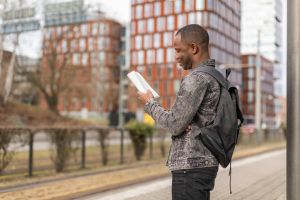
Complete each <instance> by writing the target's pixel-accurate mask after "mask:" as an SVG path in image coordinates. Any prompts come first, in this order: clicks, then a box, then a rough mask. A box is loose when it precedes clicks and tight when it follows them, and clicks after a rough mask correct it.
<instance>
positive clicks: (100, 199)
mask: <svg viewBox="0 0 300 200" xmlns="http://www.w3.org/2000/svg"><path fill="white" fill-rule="evenodd" d="M232 170H233V171H232V191H233V194H229V176H228V172H229V169H228V168H227V169H223V168H221V167H220V168H219V173H218V176H217V179H216V184H215V189H214V190H213V191H212V193H211V199H212V200H275V199H276V200H285V199H286V151H285V150H278V151H273V152H269V153H264V154H261V155H257V156H253V157H249V158H245V159H240V160H237V161H234V162H233V163H232ZM170 186H171V178H170V177H167V178H163V179H159V180H155V181H151V182H146V183H143V184H138V185H133V186H129V187H125V188H121V189H117V190H112V191H108V192H104V193H101V194H97V195H94V196H89V197H86V198H82V199H85V200H170V199H171V187H170Z"/></svg>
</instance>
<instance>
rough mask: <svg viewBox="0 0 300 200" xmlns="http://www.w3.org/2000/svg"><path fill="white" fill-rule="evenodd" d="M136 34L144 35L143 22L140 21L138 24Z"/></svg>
mask: <svg viewBox="0 0 300 200" xmlns="http://www.w3.org/2000/svg"><path fill="white" fill-rule="evenodd" d="M138 32H139V33H144V32H145V20H140V21H139V22H138Z"/></svg>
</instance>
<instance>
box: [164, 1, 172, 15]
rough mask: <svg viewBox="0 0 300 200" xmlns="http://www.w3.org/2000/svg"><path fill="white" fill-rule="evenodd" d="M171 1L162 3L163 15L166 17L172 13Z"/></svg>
mask: <svg viewBox="0 0 300 200" xmlns="http://www.w3.org/2000/svg"><path fill="white" fill-rule="evenodd" d="M172 8H173V1H164V14H165V15H168V14H171V13H172Z"/></svg>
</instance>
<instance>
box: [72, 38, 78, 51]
mask: <svg viewBox="0 0 300 200" xmlns="http://www.w3.org/2000/svg"><path fill="white" fill-rule="evenodd" d="M76 43H77V40H71V49H72V51H73V52H74V51H75V50H76V49H77V44H76Z"/></svg>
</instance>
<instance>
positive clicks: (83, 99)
mask: <svg viewBox="0 0 300 200" xmlns="http://www.w3.org/2000/svg"><path fill="white" fill-rule="evenodd" d="M81 108H86V97H82V99H81Z"/></svg>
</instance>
